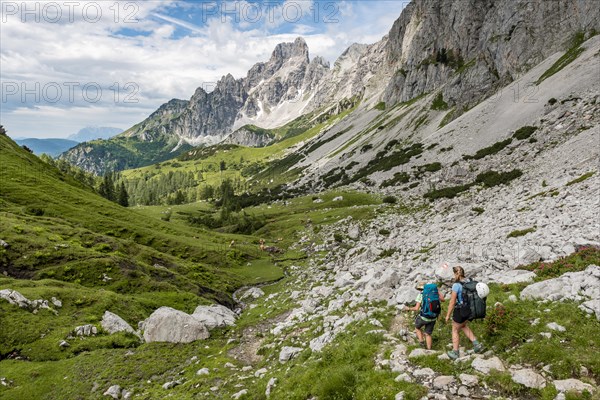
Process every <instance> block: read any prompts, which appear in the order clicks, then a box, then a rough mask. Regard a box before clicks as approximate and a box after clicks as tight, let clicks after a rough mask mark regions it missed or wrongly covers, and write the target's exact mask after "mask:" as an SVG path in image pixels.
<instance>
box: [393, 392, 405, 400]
mask: <svg viewBox="0 0 600 400" xmlns="http://www.w3.org/2000/svg"><path fill="white" fill-rule="evenodd" d="M394 400H404V392H400V393H396V396H395V397H394Z"/></svg>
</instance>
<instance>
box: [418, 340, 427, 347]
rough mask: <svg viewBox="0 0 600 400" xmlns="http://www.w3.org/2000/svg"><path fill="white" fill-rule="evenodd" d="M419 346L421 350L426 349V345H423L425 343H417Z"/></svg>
mask: <svg viewBox="0 0 600 400" xmlns="http://www.w3.org/2000/svg"><path fill="white" fill-rule="evenodd" d="M419 346H421V348H422V349H425V348H427V345H426V344H425V341H423V342H419Z"/></svg>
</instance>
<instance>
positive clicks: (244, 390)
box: [231, 389, 248, 399]
mask: <svg viewBox="0 0 600 400" xmlns="http://www.w3.org/2000/svg"><path fill="white" fill-rule="evenodd" d="M247 393H248V391H247V390H246V389H242V390H240V391H239V392H237V393H235V394H234V395H232V396H231V398H232V399H239V398H240V397H242V396H244V395H245V394H247Z"/></svg>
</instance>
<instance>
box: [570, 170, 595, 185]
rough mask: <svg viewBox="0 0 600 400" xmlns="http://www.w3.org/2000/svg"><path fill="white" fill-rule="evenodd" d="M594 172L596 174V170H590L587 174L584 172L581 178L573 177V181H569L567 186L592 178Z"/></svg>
mask: <svg viewBox="0 0 600 400" xmlns="http://www.w3.org/2000/svg"><path fill="white" fill-rule="evenodd" d="M594 174H595V172H593V171H592V172H588V173H586V174H583V175H581V176H580V177H579V178H577V179H573V180H572V181H571V182H569V183H567V186H571V185H574V184H576V183H579V182H583V181H585V180H586V179H588V178H591V177H592V176H593V175H594Z"/></svg>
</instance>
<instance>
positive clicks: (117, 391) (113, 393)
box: [103, 385, 121, 399]
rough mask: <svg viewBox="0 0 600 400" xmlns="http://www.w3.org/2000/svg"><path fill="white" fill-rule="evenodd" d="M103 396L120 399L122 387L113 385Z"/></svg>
mask: <svg viewBox="0 0 600 400" xmlns="http://www.w3.org/2000/svg"><path fill="white" fill-rule="evenodd" d="M103 396H108V397H112V398H113V399H118V398H119V397H121V386H119V385H113V386H111V387H109V388H108V390H107V391H106V392H104V394H103Z"/></svg>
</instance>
